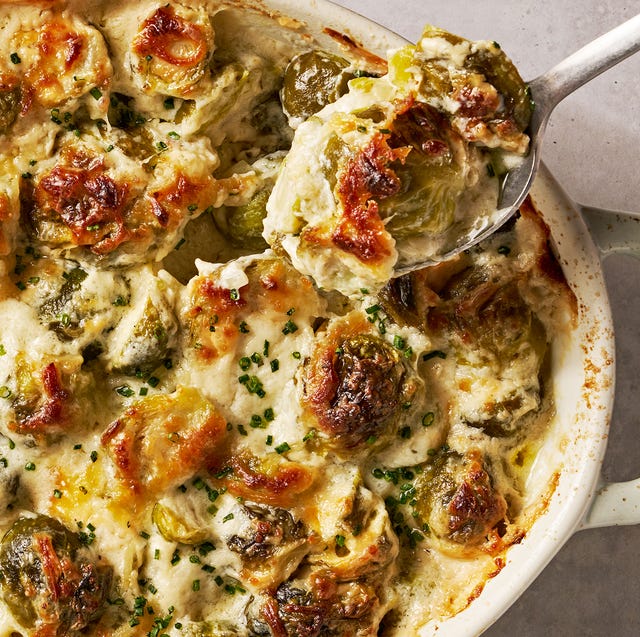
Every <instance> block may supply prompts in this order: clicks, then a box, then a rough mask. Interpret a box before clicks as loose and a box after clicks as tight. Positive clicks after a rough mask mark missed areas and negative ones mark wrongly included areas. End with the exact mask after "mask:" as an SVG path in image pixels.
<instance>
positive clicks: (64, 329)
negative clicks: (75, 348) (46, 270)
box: [40, 266, 88, 341]
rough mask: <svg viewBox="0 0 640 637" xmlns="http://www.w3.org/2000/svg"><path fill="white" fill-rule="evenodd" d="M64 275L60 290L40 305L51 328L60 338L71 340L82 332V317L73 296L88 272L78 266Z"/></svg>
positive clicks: (42, 313)
mask: <svg viewBox="0 0 640 637" xmlns="http://www.w3.org/2000/svg"><path fill="white" fill-rule="evenodd" d="M63 276H64V283H63V284H62V286H61V287H60V290H59V292H58V293H57V294H56V295H54V296H52V297H50V298H49V299H47V300H46V301H45V302H44V303H43V304H42V305H41V306H40V316H41V317H42V320H43V321H45V322H48V323H49V328H50V329H52V330H53V331H54V332H55V333H56V334H57V335H58V338H60V340H63V341H70V340H73V339H74V338H76V337H77V336H78V334H79V333H80V332H81V328H80V317H79V316H78V315H77V312H76V311H74V310H76V308H75V307H73V306H74V305H75V304H74V303H73V298H74V295H75V293H76V292H77V291H78V290H79V289H80V288H81V287H82V282H83V281H84V280H85V279H86V278H87V276H88V274H87V272H86V270H83V269H82V268H81V267H79V266H78V267H75V268H73V269H72V270H69V271H68V272H65V273H64V275H63Z"/></svg>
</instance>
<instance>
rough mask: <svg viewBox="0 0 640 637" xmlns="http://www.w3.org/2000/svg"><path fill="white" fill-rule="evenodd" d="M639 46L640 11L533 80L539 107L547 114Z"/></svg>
mask: <svg viewBox="0 0 640 637" xmlns="http://www.w3.org/2000/svg"><path fill="white" fill-rule="evenodd" d="M639 49H640V14H638V15H636V16H635V17H633V18H631V19H629V20H627V21H626V22H623V23H622V24H621V25H619V26H617V27H616V28H615V29H612V30H611V31H609V32H608V33H605V34H604V35H602V36H600V37H599V38H597V39H596V40H593V41H592V42H590V43H589V44H587V45H586V46H584V47H582V48H581V49H579V50H578V51H576V52H575V53H573V54H572V55H570V56H569V57H568V58H566V59H564V60H563V61H562V62H560V63H559V64H557V65H556V66H554V67H553V68H552V69H550V70H549V71H547V72H546V73H545V74H544V75H541V76H539V77H538V78H536V79H535V80H533V81H532V82H531V90H532V93H533V95H534V97H535V100H536V108H538V107H541V109H540V110H541V111H543V112H546V114H547V115H548V114H549V113H550V112H551V110H553V108H554V107H555V106H556V105H557V104H558V103H559V102H560V101H561V100H563V99H564V98H565V97H566V96H567V95H569V94H570V93H572V92H573V91H575V90H576V89H577V88H579V87H580V86H582V85H583V84H586V83H587V82H589V81H590V80H592V79H593V78H594V77H596V76H597V75H599V74H600V73H602V72H603V71H606V70H608V69H610V68H611V67H612V66H615V65H616V64H618V62H621V61H622V60H624V59H625V58H626V57H628V56H629V55H631V54H632V53H635V52H636V51H638V50H639Z"/></svg>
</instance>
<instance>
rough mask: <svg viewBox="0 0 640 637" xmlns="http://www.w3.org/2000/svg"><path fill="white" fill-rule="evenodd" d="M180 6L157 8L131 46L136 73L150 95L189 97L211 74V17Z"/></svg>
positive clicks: (143, 24) (202, 12) (204, 12)
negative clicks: (209, 70) (134, 56)
mask: <svg viewBox="0 0 640 637" xmlns="http://www.w3.org/2000/svg"><path fill="white" fill-rule="evenodd" d="M179 6H180V5H169V4H167V5H165V6H161V7H159V8H157V9H156V11H155V12H154V13H153V14H152V15H150V16H149V17H148V18H147V19H146V20H145V21H144V22H143V23H142V26H141V29H140V31H139V32H138V34H137V36H136V38H135V39H134V41H133V43H132V47H131V48H132V51H133V52H134V53H135V54H136V56H137V60H135V65H134V71H135V72H136V73H137V74H138V80H139V82H140V83H141V84H142V88H143V90H145V91H147V92H150V93H164V94H166V95H171V96H175V97H183V96H189V95H190V94H191V93H192V92H193V91H194V88H195V86H196V85H197V84H198V82H200V81H201V80H202V79H203V78H204V77H205V75H206V73H207V71H208V68H209V60H210V58H211V54H212V52H213V48H214V43H213V38H214V33H213V27H212V25H211V21H210V19H209V16H208V15H207V13H206V11H205V10H204V9H201V10H190V9H186V8H184V7H180V9H179V10H177V7H179Z"/></svg>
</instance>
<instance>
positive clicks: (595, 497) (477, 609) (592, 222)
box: [268, 0, 640, 637]
mask: <svg viewBox="0 0 640 637" xmlns="http://www.w3.org/2000/svg"><path fill="white" fill-rule="evenodd" d="M268 6H269V7H272V8H273V9H275V10H277V11H280V12H282V13H283V14H285V15H289V16H292V17H295V18H299V19H301V20H303V21H304V22H305V23H306V24H307V25H308V27H309V29H310V31H311V32H313V33H319V32H321V31H322V29H323V28H324V27H328V28H331V29H335V30H337V31H339V32H341V33H345V34H347V35H349V36H350V37H352V38H353V39H354V40H356V41H357V42H358V43H359V44H362V45H363V46H364V47H365V48H366V49H368V50H370V51H373V52H374V53H377V54H380V55H382V56H384V54H385V52H386V51H387V50H388V49H392V48H396V47H399V46H402V45H404V44H406V41H405V40H404V39H403V38H401V37H400V36H398V35H396V34H394V33H392V32H390V31H388V30H386V29H384V28H383V27H380V26H379V25H376V24H374V23H372V22H370V21H369V20H367V19H366V18H364V17H362V16H359V15H357V14H354V13H352V12H350V11H348V10H347V9H344V8H341V7H338V6H335V5H333V4H330V3H329V2H326V1H324V0H314V1H313V2H309V3H308V4H306V5H305V6H304V7H301V6H300V5H299V4H298V3H297V2H295V0H271V1H270V2H269V3H268ZM532 197H533V201H534V203H535V206H536V208H538V210H539V211H540V212H541V215H542V217H543V218H544V219H545V221H546V223H547V224H548V225H549V228H550V230H551V236H552V242H553V248H554V251H555V252H556V254H557V256H558V259H559V261H560V264H561V266H562V269H563V271H564V274H565V277H566V279H567V281H568V282H569V284H570V286H571V289H572V290H573V292H574V294H575V295H576V298H577V307H578V320H577V325H576V328H575V330H573V332H572V333H571V334H570V335H569V338H568V339H567V340H566V342H564V343H562V345H561V347H560V350H561V351H559V352H558V356H556V363H555V367H554V370H553V378H554V391H555V396H556V405H557V415H556V418H555V420H554V424H553V430H552V434H551V435H550V437H549V439H548V441H547V444H546V445H545V447H544V448H543V450H542V451H541V452H540V455H539V457H538V459H537V461H536V464H535V466H534V468H533V471H532V476H531V478H530V481H531V483H532V484H531V493H533V494H534V496H533V497H534V498H536V497H538V498H543V497H544V496H543V493H544V489H542V488H541V487H542V485H543V484H544V483H545V482H547V483H548V482H549V481H554V480H556V486H555V489H554V491H553V495H552V497H551V498H550V499H549V501H548V503H545V505H546V510H545V513H544V514H543V515H541V516H540V518H539V519H538V520H537V521H536V522H535V523H534V525H533V526H532V528H531V530H530V531H529V533H528V534H527V536H526V537H525V538H524V540H523V541H522V542H521V543H520V544H518V545H516V546H513V547H512V548H511V549H510V550H509V552H508V554H507V561H506V565H505V567H504V568H503V569H502V570H501V571H500V573H499V574H498V575H497V576H496V577H494V578H493V579H491V580H490V581H489V582H488V583H487V585H486V586H485V588H484V590H483V592H482V594H481V595H480V596H479V597H478V598H477V599H475V600H474V601H473V602H472V603H471V604H470V605H469V606H468V607H467V608H466V609H465V610H464V611H462V612H461V613H459V614H458V615H456V616H454V617H452V618H450V619H447V620H444V621H441V622H435V621H434V622H430V623H429V624H428V625H426V626H423V627H422V628H421V629H420V631H419V634H420V635H421V636H422V637H427V636H430V635H438V636H442V637H444V636H450V637H461V636H467V635H478V634H480V633H481V632H483V631H484V630H486V629H487V628H488V627H489V626H490V625H491V624H493V623H494V622H495V621H496V620H497V619H498V618H499V617H500V616H501V615H502V614H503V613H504V612H505V611H506V610H507V609H508V608H509V607H510V606H511V605H512V604H513V603H514V602H515V601H516V599H517V598H518V597H519V596H520V595H521V594H522V592H523V591H524V590H525V589H526V588H527V587H528V586H529V585H530V584H531V583H532V582H533V580H534V579H535V578H536V576H537V575H538V574H539V573H540V572H541V571H542V569H543V568H544V567H545V566H546V565H547V564H548V562H549V561H550V560H551V559H552V558H553V556H554V555H555V554H556V553H557V552H558V551H559V550H560V548H561V547H562V546H563V544H565V543H566V542H567V540H568V539H569V538H570V537H571V536H572V535H573V534H574V533H575V532H576V531H577V530H579V529H581V528H589V527H595V526H606V525H613V524H632V523H639V522H640V480H634V481H631V482H627V483H616V484H603V482H602V479H601V466H602V461H603V457H604V453H605V449H606V442H607V436H608V428H609V423H610V419H611V413H612V407H613V398H614V390H615V387H614V384H615V383H614V379H615V361H614V355H615V344H614V331H613V323H612V317H611V309H610V305H609V299H608V295H607V290H606V286H605V282H604V276H603V271H602V265H601V258H602V255H603V254H605V253H606V252H607V251H613V250H615V251H617V252H620V251H621V252H629V253H633V247H634V244H637V243H638V241H637V239H636V240H634V237H640V220H638V219H636V218H634V217H628V216H624V215H622V214H618V213H609V212H605V211H599V210H589V209H584V208H580V206H578V205H576V204H575V203H574V202H573V201H571V199H570V198H569V197H568V196H567V195H566V194H565V193H564V192H563V190H562V188H561V187H560V186H559V185H558V183H557V182H556V181H555V180H554V178H553V176H552V175H551V174H550V173H549V172H548V171H547V170H546V169H545V168H544V167H543V168H542V170H541V172H540V174H539V176H538V178H537V180H536V182H535V184H534V187H533V190H532ZM556 470H557V474H556Z"/></svg>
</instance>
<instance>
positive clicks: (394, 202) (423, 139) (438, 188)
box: [379, 103, 472, 239]
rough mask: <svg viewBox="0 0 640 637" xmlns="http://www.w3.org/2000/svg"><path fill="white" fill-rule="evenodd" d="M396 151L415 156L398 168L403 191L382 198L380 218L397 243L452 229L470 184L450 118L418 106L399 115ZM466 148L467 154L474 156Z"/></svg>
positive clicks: (394, 140) (394, 129) (394, 132)
mask: <svg viewBox="0 0 640 637" xmlns="http://www.w3.org/2000/svg"><path fill="white" fill-rule="evenodd" d="M391 130H392V137H391V139H390V142H389V143H390V145H391V146H392V147H399V146H404V147H408V148H411V152H410V153H409V155H408V156H407V158H406V159H405V160H404V163H402V164H400V165H398V166H396V167H395V172H396V174H397V176H398V178H399V180H400V183H401V189H400V191H399V192H398V193H397V194H393V195H391V196H390V197H386V198H384V199H380V201H379V207H380V215H381V217H383V218H385V219H386V228H387V230H388V231H389V232H391V234H392V235H393V236H394V237H395V238H396V239H403V238H406V237H412V236H416V235H417V234H422V233H424V232H429V233H434V234H437V233H439V232H442V231H443V230H445V229H446V228H448V227H449V226H450V225H451V224H452V222H453V218H454V213H455V210H456V206H457V203H458V200H459V198H460V196H461V195H462V193H463V192H464V190H465V188H466V186H467V184H466V178H465V173H464V170H463V168H464V164H463V163H460V160H459V157H460V151H461V150H462V149H463V146H462V140H461V139H460V138H459V136H458V135H457V134H456V133H454V132H453V130H452V129H451V125H450V124H449V121H448V120H447V118H446V117H444V116H443V115H442V114H441V113H439V112H438V111H437V110H436V109H435V108H433V107H431V106H429V105H427V104H422V103H417V104H415V105H413V106H412V107H411V108H409V109H408V110H406V111H405V112H402V113H399V114H398V115H397V117H396V118H395V120H394V121H393V123H392V125H391ZM470 152H472V151H470V149H466V150H462V155H463V156H465V155H467V153H470Z"/></svg>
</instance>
